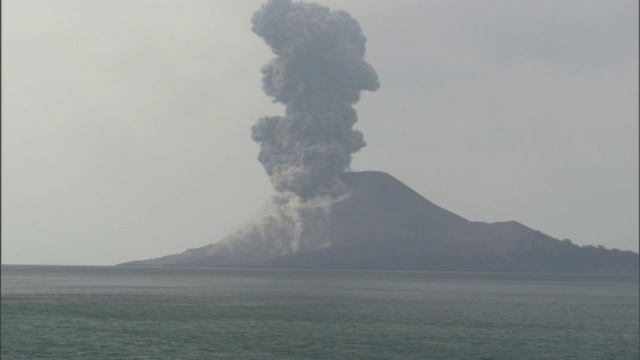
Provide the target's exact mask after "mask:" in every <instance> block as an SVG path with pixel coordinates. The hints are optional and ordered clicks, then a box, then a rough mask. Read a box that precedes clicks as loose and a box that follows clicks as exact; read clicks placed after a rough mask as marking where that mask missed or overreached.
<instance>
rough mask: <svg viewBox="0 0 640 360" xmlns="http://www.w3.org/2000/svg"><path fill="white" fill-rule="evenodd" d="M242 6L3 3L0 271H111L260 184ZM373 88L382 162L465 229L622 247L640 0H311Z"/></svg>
mask: <svg viewBox="0 0 640 360" xmlns="http://www.w3.org/2000/svg"><path fill="white" fill-rule="evenodd" d="M261 3H262V1H253V0H243V1H234V0H217V1H204V0H203V1H194V0H189V1H185V0H181V1H177V0H173V1H168V0H167V1H158V0H154V1H143V0H136V1H130V0H126V1H124V0H104V1H98V0H94V1H84V0H83V1H80V0H78V1H69V0H59V1H55V2H54V1H48V0H7V1H3V2H2V263H5V264H78V265H80V264H94V265H109V264H114V263H118V262H124V261H129V260H136V259H146V258H152V257H158V256H162V255H167V254H171V253H178V252H182V251H184V250H186V249H187V248H194V247H199V246H203V245H206V244H209V243H213V242H216V241H218V240H220V239H222V238H223V237H225V236H226V235H229V234H230V233H231V232H233V231H234V230H236V229H238V228H239V227H240V226H242V225H243V224H245V223H246V222H247V221H249V220H250V219H251V218H252V217H253V216H254V215H255V214H256V213H258V212H259V210H260V209H261V207H262V206H263V205H264V204H265V202H266V201H267V200H268V198H269V196H270V195H271V194H272V192H273V191H272V189H271V185H270V183H269V178H268V176H267V175H266V173H265V172H264V169H263V167H262V165H261V164H260V163H259V162H258V161H257V160H256V156H257V153H258V145H257V144H256V143H254V142H253V141H252V140H251V138H250V128H251V125H253V124H254V123H255V122H256V120H257V119H258V118H260V117H262V116H266V115H280V114H282V111H283V107H282V106H280V105H277V104H272V103H271V102H270V98H269V97H268V96H267V95H265V94H264V93H263V92H262V90H261V84H260V78H261V73H260V67H261V66H262V65H263V64H264V63H266V62H267V61H268V60H269V59H271V58H272V57H273V54H271V53H270V50H269V48H268V46H267V45H266V44H264V43H263V41H262V39H261V38H259V37H258V36H256V35H254V34H253V33H252V32H251V24H250V19H251V15H252V14H253V12H254V11H255V10H257V9H258V8H259V6H260V4H261ZM319 3H320V4H322V5H325V6H329V7H331V8H332V9H342V10H346V11H348V12H349V13H350V14H351V15H352V16H353V17H355V18H356V19H357V20H358V21H359V22H360V25H361V26H362V28H363V32H364V34H365V36H367V38H368V42H367V56H366V59H367V61H368V62H369V63H370V64H371V65H372V66H373V67H374V68H375V69H376V71H377V72H378V75H379V78H380V82H381V88H380V89H379V90H378V91H377V92H374V93H370V92H364V93H363V94H362V100H361V101H360V102H359V103H358V104H356V105H355V108H356V110H357V111H358V114H359V122H358V123H357V124H356V126H355V128H356V129H359V130H360V131H362V132H363V133H364V137H365V140H366V141H367V143H368V145H367V146H366V147H365V148H363V149H362V150H361V151H360V152H359V153H356V154H355V155H354V160H353V162H352V168H353V169H354V170H381V171H386V172H388V173H390V174H392V175H393V176H395V177H396V178H398V179H399V180H401V181H403V182H404V183H406V184H407V185H409V186H411V187H412V188H413V189H414V190H416V191H418V192H419V193H421V194H422V195H423V196H425V197H426V198H427V199H429V200H431V201H433V202H434V203H436V204H438V205H440V206H442V207H444V208H446V209H448V210H450V211H453V212H455V213H457V214H459V215H461V216H463V217H465V218H467V219H469V220H475V221H486V222H493V221H506V220H516V221H519V222H521V223H523V224H525V225H527V226H529V227H531V228H534V229H536V230H540V231H542V232H544V233H546V234H548V235H550V236H553V237H556V238H559V239H563V238H570V239H571V240H572V241H573V242H575V243H577V244H592V245H598V244H602V245H604V246H606V247H613V248H618V249H623V250H633V251H638V218H639V213H638V2H637V1H635V0H607V1H605V0H601V1H590V0H566V1H555V0H525V1H512V0H496V1H493V0H478V1H473V0H447V1H445V0H393V1H390V0H385V1H382V0H379V1H373V0H359V1H358V0H331V1H329V0H327V1H320V2H319Z"/></svg>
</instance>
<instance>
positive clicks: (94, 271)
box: [0, 265, 640, 360]
mask: <svg viewBox="0 0 640 360" xmlns="http://www.w3.org/2000/svg"><path fill="white" fill-rule="evenodd" d="M638 283H639V281H638V276H604V275H600V276H597V275H566V274H564V275H561V274H519V273H518V274H513V273H511V274H501V273H456V272H406V271H345V270H277V269H238V268H235V269H232V268H177V267H100V266H26V265H3V266H2V298H1V306H2V308H1V315H2V323H1V326H0V329H1V337H0V339H1V343H2V344H1V345H2V346H1V351H0V357H1V358H2V359H6V360H19V359H29V360H32V359H64V360H67V359H291V360H293V359H368V360H369V359H454V360H455V359H461V360H462V359H464V360H498V359H500V360H515V359H532V360H533V359H535V360H540V359H581V360H584V359H598V360H604V359H629V360H632V359H633V360H637V359H638V358H639V357H640V356H639V328H640V326H639V321H640V320H639V319H640V317H639V316H640V314H639V308H640V306H639V299H638V298H639V296H638V290H639V289H638Z"/></svg>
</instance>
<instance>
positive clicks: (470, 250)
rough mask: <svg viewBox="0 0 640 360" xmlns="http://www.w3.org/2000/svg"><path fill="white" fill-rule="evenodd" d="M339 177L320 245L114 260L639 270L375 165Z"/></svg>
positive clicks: (633, 261) (633, 259) (623, 258)
mask: <svg viewBox="0 0 640 360" xmlns="http://www.w3.org/2000/svg"><path fill="white" fill-rule="evenodd" d="M341 179H342V181H343V182H345V183H346V184H347V185H348V186H349V188H350V190H351V191H350V195H349V196H348V197H346V198H345V199H343V200H341V201H339V202H336V203H334V204H333V205H332V207H331V212H330V214H329V217H330V219H329V222H328V223H327V227H328V229H323V232H322V235H318V236H319V237H320V236H322V237H326V236H330V238H331V239H330V241H329V242H328V243H329V244H330V245H328V246H322V247H316V248H313V247H311V248H308V249H307V250H306V251H304V250H303V251H297V252H293V253H289V254H285V255H279V254H277V253H273V252H271V251H270V249H269V248H268V244H258V246H256V245H255V244H253V245H251V244H250V242H249V246H240V247H238V246H235V247H231V246H229V244H232V243H234V242H239V241H241V240H243V239H237V238H234V237H237V235H231V236H230V237H228V238H226V239H224V240H223V241H221V242H219V243H216V244H211V245H207V246H204V247H200V248H195V249H190V250H187V251H185V252H183V253H181V254H175V255H169V256H165V257H161V258H157V259H151V260H141V261H133V262H128V263H124V264H120V265H129V266H132V265H146V266H265V267H278V268H327V269H379V270H436V271H499V272H562V273H622V274H636V275H637V274H638V271H639V256H638V254H636V253H633V252H631V251H620V250H615V249H613V250H612V249H605V248H603V247H593V246H578V245H575V244H573V243H571V242H570V241H569V240H563V241H560V240H557V239H554V238H552V237H549V236H547V235H545V234H543V233H541V232H540V231H536V230H533V229H530V228H528V227H526V226H524V225H522V224H520V223H518V222H516V221H507V222H496V223H484V222H475V221H469V220H467V219H464V218H462V217H460V216H458V215H456V214H454V213H452V212H450V211H447V210H445V209H443V208H441V207H439V206H437V205H435V204H433V203H432V202H430V201H429V200H427V199H425V198H424V197H422V196H421V195H420V194H418V193H417V192H415V191H413V190H412V189H411V188H409V187H408V186H406V185H405V184H403V183H402V182H400V181H399V180H397V179H396V178H394V177H392V176H391V175H389V174H386V173H383V172H377V171H364V172H347V173H344V174H342V175H341ZM311 236H313V234H312V235H311ZM307 240H308V239H307ZM315 240H316V239H311V241H315ZM317 241H322V242H323V243H327V241H326V239H317Z"/></svg>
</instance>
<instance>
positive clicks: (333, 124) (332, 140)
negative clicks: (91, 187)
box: [251, 0, 380, 200]
mask: <svg viewBox="0 0 640 360" xmlns="http://www.w3.org/2000/svg"><path fill="white" fill-rule="evenodd" d="M252 23H253V31H254V32H255V33H256V34H257V35H259V36H261V37H262V38H264V40H265V42H266V43H267V44H268V45H269V46H270V47H271V49H272V51H273V53H274V54H275V55H277V57H276V58H274V59H272V60H271V61H270V62H269V63H267V64H266V65H265V66H264V67H263V68H262V73H263V77H262V84H263V89H264V91H265V93H266V94H267V95H269V96H272V97H273V101H274V102H280V103H282V104H284V105H285V106H286V110H285V114H284V116H268V117H264V118H261V119H260V120H258V122H257V123H256V124H255V125H254V126H253V128H252V134H251V135H252V138H253V140H255V141H256V142H258V143H260V146H261V150H260V153H259V155H258V159H259V160H260V162H261V163H262V164H263V165H264V167H265V169H266V171H267V173H268V174H269V176H270V177H271V181H272V183H273V186H274V188H275V189H276V190H277V191H279V192H293V193H295V194H297V195H298V196H300V197H302V199H304V200H308V199H311V198H313V197H317V196H338V195H340V194H342V193H344V192H345V188H344V185H343V184H342V183H341V182H340V180H339V178H338V177H337V175H339V174H340V173H342V172H344V171H345V170H347V169H349V165H350V163H351V154H352V153H354V152H356V151H358V150H360V149H361V148H362V147H364V146H365V142H364V139H363V136H362V133H361V132H359V131H357V130H354V129H353V125H354V124H355V123H356V121H357V118H358V117H357V114H356V111H355V110H354V109H353V107H352V106H351V105H352V104H355V103H356V102H358V100H359V99H360V92H361V91H362V90H370V91H375V90H376V89H378V87H379V86H380V84H379V82H378V76H377V74H376V72H375V70H373V68H372V67H371V65H369V64H368V63H367V62H366V61H365V60H364V54H365V43H366V40H367V39H366V38H365V37H364V35H363V34H362V31H361V29H360V25H359V24H358V22H357V21H356V20H355V19H353V18H352V17H351V16H350V15H349V14H348V13H346V12H344V11H331V10H329V9H328V8H326V7H323V6H320V5H317V4H305V3H293V2H292V1H291V0H270V1H268V2H267V3H266V4H264V5H262V7H261V8H260V9H259V10H258V11H256V13H255V14H254V15H253V18H252Z"/></svg>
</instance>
